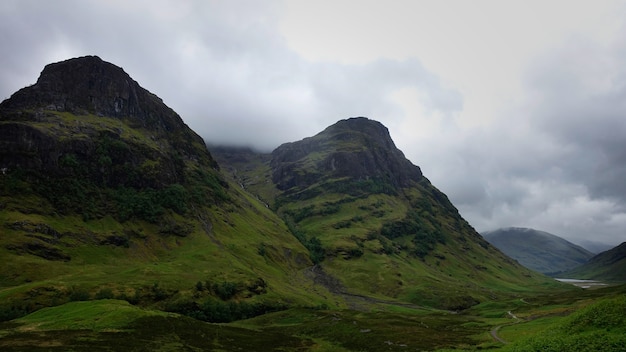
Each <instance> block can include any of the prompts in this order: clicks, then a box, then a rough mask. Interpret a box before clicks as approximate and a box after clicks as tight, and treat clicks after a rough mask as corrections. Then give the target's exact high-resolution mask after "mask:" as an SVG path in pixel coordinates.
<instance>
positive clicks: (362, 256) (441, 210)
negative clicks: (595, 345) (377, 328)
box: [212, 118, 553, 310]
mask: <svg viewBox="0 0 626 352" xmlns="http://www.w3.org/2000/svg"><path fill="white" fill-rule="evenodd" d="M212 152H213V154H214V155H215V157H216V159H217V160H218V162H219V163H220V165H222V167H223V169H224V170H225V172H226V173H227V174H229V175H231V177H232V178H233V180H235V182H238V183H240V184H241V185H242V186H243V187H244V188H245V189H246V190H248V191H249V192H251V193H252V194H255V195H258V197H259V198H260V199H263V200H265V201H266V202H267V203H268V204H269V205H270V206H271V207H272V208H273V209H274V210H275V211H276V213H277V214H279V215H280V216H281V217H282V218H283V219H284V220H285V222H286V223H287V225H288V226H289V228H290V230H291V232H292V233H294V235H295V236H296V237H297V238H298V239H299V240H300V242H301V243H303V244H304V245H305V246H306V247H307V248H308V249H309V251H310V253H311V258H312V260H313V261H314V262H315V263H317V267H316V270H315V274H316V275H317V277H316V278H317V280H318V281H319V282H323V283H325V284H326V286H327V287H328V288H329V290H331V291H333V292H335V293H339V294H343V295H344V296H345V295H347V296H349V297H352V298H351V299H349V302H350V301H354V299H353V298H354V297H355V296H357V297H358V296H372V297H378V298H381V299H398V300H401V301H406V302H412V303H415V304H419V305H426V306H433V307H438V308H443V309H451V310H456V309H463V308H467V307H469V306H472V305H474V304H477V303H478V302H481V301H483V300H486V299H493V298H495V297H508V296H510V295H512V294H514V293H521V292H529V291H531V290H533V289H537V288H540V287H542V286H543V287H544V288H545V287H549V286H551V285H553V283H552V280H549V279H547V278H545V277H542V276H541V275H538V274H535V273H533V272H532V271H530V270H528V269H525V268H523V267H521V266H520V265H518V264H517V263H515V262H514V261H512V260H511V259H510V258H508V257H506V256H505V255H503V254H502V253H501V252H500V251H498V250H497V249H495V248H494V247H493V246H491V245H490V244H489V243H488V242H487V241H485V240H484V239H483V238H482V237H481V236H480V235H479V234H478V233H476V231H475V230H474V229H473V228H472V227H471V226H470V225H469V224H468V223H467V222H466V221H465V220H464V219H463V218H462V217H461V216H460V215H459V214H458V211H457V210H456V208H455V207H454V206H453V205H452V204H451V203H450V201H449V200H448V198H447V197H446V196H445V195H444V194H443V193H441V192H440V191H439V190H438V189H437V188H435V187H434V186H433V185H432V184H431V183H430V182H429V181H428V179H427V178H426V177H424V176H423V175H422V173H421V171H420V169H419V168H418V167H417V166H415V165H413V164H411V163H410V162H409V161H408V160H407V159H406V158H404V155H403V154H402V152H400V151H399V150H398V149H397V148H396V147H395V145H394V144H393V141H392V140H391V138H390V136H389V133H388V131H387V129H386V128H385V127H384V126H382V125H381V124H380V123H378V122H376V121H372V120H369V119H366V118H353V119H348V120H342V121H339V122H338V123H337V124H335V125H333V126H330V127H328V128H327V129H326V130H324V131H323V132H321V133H319V134H317V135H315V136H313V137H310V138H306V139H304V140H302V141H299V142H293V143H287V144H284V145H282V146H280V147H279V148H277V149H276V150H275V151H273V152H272V154H271V156H270V155H259V154H257V155H256V156H255V153H253V152H251V151H250V150H245V149H236V148H235V149H233V148H231V149H228V148H213V149H212ZM270 175H271V177H272V179H271V180H267V179H265V180H263V177H268V176H270ZM359 304H362V302H359V301H356V302H353V303H352V306H353V307H358V306H359Z"/></svg>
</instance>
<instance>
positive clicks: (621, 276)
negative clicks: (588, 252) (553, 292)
mask: <svg viewBox="0 0 626 352" xmlns="http://www.w3.org/2000/svg"><path fill="white" fill-rule="evenodd" d="M562 276H563V277H567V278H574V279H587V280H600V281H607V282H622V283H623V282H626V242H624V243H622V244H620V245H619V246H617V247H615V248H612V249H609V250H608V251H606V252H602V253H600V254H598V255H596V256H594V257H593V258H591V259H590V260H589V261H588V262H587V263H585V264H584V265H582V266H580V267H577V268H575V269H573V270H570V271H567V272H565V273H563V274H562Z"/></svg>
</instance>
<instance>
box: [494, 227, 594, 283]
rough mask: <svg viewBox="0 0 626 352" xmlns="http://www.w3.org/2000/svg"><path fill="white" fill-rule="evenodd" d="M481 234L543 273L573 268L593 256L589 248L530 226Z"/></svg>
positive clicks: (519, 260) (524, 264)
mask: <svg viewBox="0 0 626 352" xmlns="http://www.w3.org/2000/svg"><path fill="white" fill-rule="evenodd" d="M482 235H483V237H484V238H485V239H486V240H487V241H489V242H490V243H491V244H493V245H494V246H496V247H497V248H498V249H500V250H501V251H502V252H504V253H505V254H506V255H508V256H510V257H511V258H513V259H515V260H517V261H518V262H519V263H520V264H522V265H523V266H525V267H527V268H529V269H532V270H535V271H538V272H540V273H544V274H557V273H560V272H562V271H567V270H570V269H573V268H575V267H577V266H580V265H582V264H584V263H586V262H587V260H589V259H590V258H591V257H592V256H593V254H592V253H591V252H589V251H588V250H586V249H584V248H582V247H580V246H578V245H575V244H573V243H571V242H569V241H567V240H565V239H563V238H561V237H558V236H556V235H553V234H550V233H548V232H544V231H538V230H534V229H529V228H520V227H508V228H502V229H498V230H494V231H488V232H483V233H482Z"/></svg>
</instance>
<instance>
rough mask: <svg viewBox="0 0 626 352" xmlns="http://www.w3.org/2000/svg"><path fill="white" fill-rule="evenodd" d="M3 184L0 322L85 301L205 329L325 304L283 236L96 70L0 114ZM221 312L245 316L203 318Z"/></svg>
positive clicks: (69, 73)
mask: <svg viewBox="0 0 626 352" xmlns="http://www.w3.org/2000/svg"><path fill="white" fill-rule="evenodd" d="M0 170H1V173H0V234H1V235H0V257H1V258H2V262H3V265H2V267H1V268H0V291H1V292H2V293H1V296H2V299H1V300H0V302H2V303H0V318H1V319H0V320H4V319H7V318H11V317H15V316H19V315H23V314H25V313H28V312H31V311H34V310H37V309H39V308H41V307H45V306H52V305H58V304H62V303H64V302H67V301H68V300H82V299H87V298H92V299H93V298H96V297H100V298H119V299H124V300H128V301H130V302H132V303H134V304H139V305H141V306H144V307H154V308H157V309H166V310H171V311H176V312H183V313H190V312H201V313H202V315H201V318H202V319H204V320H209V321H229V320H232V319H240V318H242V317H246V316H249V315H254V314H260V313H262V312H264V311H267V310H274V309H278V308H279V307H283V306H284V305H285V303H284V302H290V304H298V305H302V306H308V305H319V304H326V302H327V299H325V298H324V297H323V296H322V295H321V294H324V293H325V292H326V293H328V291H327V290H325V289H324V288H323V287H322V286H320V285H315V283H314V282H313V280H312V279H311V278H309V277H308V276H307V275H306V273H305V272H304V270H305V269H307V268H308V267H310V266H311V265H312V263H311V260H310V258H309V254H308V251H307V250H306V248H305V247H303V245H302V244H301V243H300V242H298V241H297V240H296V239H295V238H294V237H293V235H292V234H291V233H290V232H289V230H288V229H287V227H286V226H285V224H284V222H283V221H282V220H281V219H280V218H278V217H277V216H276V214H274V213H273V212H271V211H270V210H269V209H267V208H266V207H265V206H263V205H262V204H261V203H259V202H258V201H257V200H255V199H252V198H250V196H249V194H247V193H245V192H242V191H241V190H240V189H239V187H236V186H234V185H231V184H230V183H229V182H228V181H227V180H226V179H225V178H224V177H223V175H222V174H221V173H220V171H219V167H218V164H217V163H216V161H215V160H214V159H213V157H212V156H211V154H210V153H209V152H208V150H207V148H206V146H205V144H204V141H203V140H202V138H200V137H199V136H198V135H197V134H196V133H195V132H193V131H192V130H191V129H190V128H189V127H188V126H187V125H185V123H184V122H183V120H182V119H181V117H180V116H179V115H178V114H176V113H175V112H174V111H173V110H172V109H170V108H169V107H167V106H166V105H165V104H164V103H163V102H162V100H161V99H160V98H158V97H157V96H156V95H154V94H152V93H150V92H149V91H147V90H145V89H143V88H142V87H140V86H139V84H138V83H137V82H135V81H134V80H133V79H132V78H131V77H130V76H129V75H128V74H127V73H125V72H124V70H123V69H122V68H120V67H117V66H115V65H113V64H111V63H108V62H105V61H103V60H101V59H100V58H98V57H96V56H87V57H80V58H75V59H70V60H67V61H63V62H59V63H54V64H50V65H48V66H46V67H45V68H44V70H43V72H42V73H41V75H40V77H39V79H38V80H37V82H36V83H35V84H34V85H32V86H29V87H26V88H23V89H21V90H19V91H18V92H16V93H15V94H13V95H12V96H11V97H10V98H9V99H7V100H5V101H3V102H2V103H1V104H0ZM316 287H317V288H316ZM209 303H210V304H212V306H211V305H210V304H209ZM203 304H204V305H206V307H207V308H206V309H205V310H203V309H201V307H202V305H203ZM215 304H217V306H216V305H215ZM220 304H221V306H220ZM225 304H234V305H235V306H237V305H242V304H244V305H246V306H245V307H248V308H249V307H255V308H254V309H249V310H248V311H247V312H245V313H243V312H242V311H237V313H232V314H221V315H219V316H216V315H215V314H212V315H211V314H209V313H208V312H207V311H206V310H208V309H214V308H215V307H218V308H220V307H221V308H223V307H224V305H225ZM210 307H212V308H210ZM221 308H220V309H221ZM251 311H253V312H251ZM190 314H191V313H190ZM193 314H200V313H193Z"/></svg>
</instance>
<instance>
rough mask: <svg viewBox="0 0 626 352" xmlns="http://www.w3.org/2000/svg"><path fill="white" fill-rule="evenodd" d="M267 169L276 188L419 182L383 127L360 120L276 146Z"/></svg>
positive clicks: (395, 185) (418, 173)
mask: <svg viewBox="0 0 626 352" xmlns="http://www.w3.org/2000/svg"><path fill="white" fill-rule="evenodd" d="M312 155H313V156H314V157H313V158H312V157H311V156H312ZM271 167H272V169H273V170H274V172H273V176H272V179H273V182H274V183H275V184H276V185H277V187H278V188H279V189H281V190H288V189H291V188H294V187H295V188H298V189H303V188H306V187H308V186H310V185H312V184H313V183H316V182H319V181H321V180H327V179H337V178H343V177H348V178H350V179H354V180H375V181H378V182H382V183H385V184H388V185H390V186H391V187H393V188H398V187H407V186H408V185H409V184H410V183H411V181H413V182H418V181H419V180H420V179H421V178H422V173H421V171H420V169H419V167H417V166H415V165H413V164H412V163H411V162H410V161H408V160H407V159H406V158H405V157H404V154H403V153H402V152H401V151H400V150H399V149H398V148H396V146H395V144H394V143H393V140H392V139H391V137H390V135H389V131H388V130H387V128H386V127H385V126H383V125H382V124H381V123H380V122H377V121H373V120H370V119H367V118H364V117H358V118H350V119H347V120H341V121H339V122H337V123H336V124H334V125H332V126H330V127H328V128H326V129H325V130H324V131H322V132H320V133H319V134H317V135H315V136H313V137H310V138H305V139H303V140H301V141H298V142H293V143H286V144H283V145H281V146H280V147H278V148H277V149H276V150H274V151H273V152H272V162H271Z"/></svg>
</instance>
